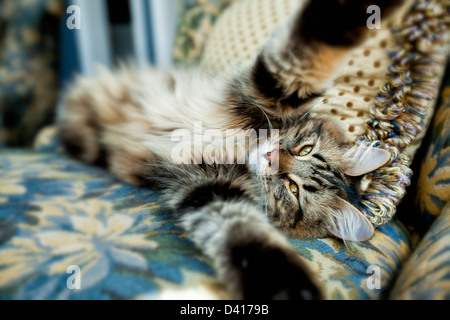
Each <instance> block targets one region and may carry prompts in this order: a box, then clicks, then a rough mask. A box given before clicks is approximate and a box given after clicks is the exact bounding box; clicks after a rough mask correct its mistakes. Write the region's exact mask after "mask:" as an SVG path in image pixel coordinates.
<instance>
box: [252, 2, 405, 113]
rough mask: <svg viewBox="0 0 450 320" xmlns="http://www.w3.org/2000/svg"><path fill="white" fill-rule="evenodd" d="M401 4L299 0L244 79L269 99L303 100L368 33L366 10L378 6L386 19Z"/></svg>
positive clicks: (324, 84) (290, 102) (325, 83)
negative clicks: (298, 5)
mask: <svg viewBox="0 0 450 320" xmlns="http://www.w3.org/2000/svg"><path fill="white" fill-rule="evenodd" d="M400 2H402V1H391V0H371V1H368V0H353V1H342V0H329V1H311V0H309V1H303V2H302V3H303V4H302V5H301V7H300V8H299V10H298V12H296V13H294V14H293V15H292V16H291V18H290V19H287V20H286V21H285V22H283V23H282V24H281V25H280V26H279V27H278V28H277V29H276V30H275V31H274V33H273V34H272V36H271V37H270V38H269V40H268V41H267V43H266V45H265V46H264V48H263V50H262V51H261V53H260V54H259V56H258V58H257V59H256V61H255V62H254V64H253V66H252V68H251V72H250V79H249V80H250V81H247V82H246V83H250V84H251V85H252V86H253V87H254V91H255V92H254V93H256V95H258V96H260V97H261V98H265V99H268V100H269V101H277V102H280V103H282V104H287V105H290V106H292V107H298V106H299V105H301V104H304V103H305V102H306V101H308V100H310V99H311V98H314V97H316V96H318V95H320V94H321V93H322V92H323V91H324V90H325V89H326V88H328V87H329V86H330V85H332V81H333V79H334V75H335V74H336V72H337V69H338V68H339V67H340V66H341V63H342V61H343V60H344V59H345V57H346V56H347V55H348V54H349V53H350V51H351V49H352V48H353V47H354V46H355V45H357V44H359V43H360V42H361V41H362V40H363V39H364V38H365V36H366V35H367V34H368V32H369V29H368V28H367V19H368V17H369V16H368V14H367V8H368V7H369V6H370V5H371V4H373V5H378V6H379V7H380V9H381V14H382V18H383V19H384V18H385V14H386V12H389V11H392V10H388V9H391V7H393V6H394V7H395V6H396V5H398V4H399V3H400Z"/></svg>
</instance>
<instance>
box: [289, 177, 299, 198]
mask: <svg viewBox="0 0 450 320" xmlns="http://www.w3.org/2000/svg"><path fill="white" fill-rule="evenodd" d="M289 190H291V192H292V194H293V195H294V196H297V195H298V186H297V184H296V183H295V182H293V181H290V184H289Z"/></svg>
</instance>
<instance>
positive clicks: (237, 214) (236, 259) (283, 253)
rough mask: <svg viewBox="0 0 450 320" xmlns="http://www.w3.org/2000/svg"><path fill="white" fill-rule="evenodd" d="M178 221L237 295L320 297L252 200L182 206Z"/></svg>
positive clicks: (306, 272) (305, 269)
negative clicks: (201, 205)
mask: <svg viewBox="0 0 450 320" xmlns="http://www.w3.org/2000/svg"><path fill="white" fill-rule="evenodd" d="M181 220H182V225H183V227H184V228H185V229H186V230H187V232H188V234H189V237H190V238H191V239H192V240H193V241H194V243H195V244H196V245H197V246H198V247H199V248H201V249H202V250H203V251H204V252H205V253H206V254H207V256H208V257H209V258H211V259H212V262H213V264H214V267H215V270H216V271H217V274H218V277H219V279H221V280H222V282H223V283H224V284H225V285H226V287H227V289H228V290H229V292H230V293H231V294H232V296H233V297H235V298H243V299H300V300H312V299H321V298H322V294H321V292H320V290H319V289H318V287H317V285H316V284H315V283H314V280H313V279H314V277H313V275H312V273H311V272H310V271H309V269H308V267H307V266H306V265H305V264H304V262H302V260H301V259H300V258H299V256H298V253H296V252H295V251H294V250H293V249H291V248H290V247H289V244H288V243H287V241H286V239H285V237H284V236H282V235H280V234H279V232H278V231H277V230H275V229H274V227H273V226H272V225H270V224H269V223H268V222H267V220H266V219H265V217H264V215H263V212H262V211H261V209H260V208H258V207H257V206H256V205H254V204H253V203H250V202H248V201H246V200H245V199H240V200H237V199H236V200H215V201H211V202H210V203H208V204H206V205H205V206H203V207H201V208H189V209H187V210H186V209H183V215H182V217H181Z"/></svg>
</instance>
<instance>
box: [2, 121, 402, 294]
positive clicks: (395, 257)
mask: <svg viewBox="0 0 450 320" xmlns="http://www.w3.org/2000/svg"><path fill="white" fill-rule="evenodd" d="M46 132H47V135H49V136H50V137H48V136H47V137H46V138H44V137H40V139H41V141H43V142H44V143H43V145H37V146H36V148H37V149H36V150H45V152H44V151H31V150H13V149H6V150H3V151H0V177H1V178H0V244H1V245H0V297H1V298H3V299H116V298H125V299H132V298H140V297H167V298H168V297H171V296H172V293H171V292H172V291H173V290H174V288H177V289H178V290H175V292H179V291H183V290H186V288H190V287H194V288H199V287H200V288H204V291H207V292H210V293H209V296H211V297H214V298H220V297H223V293H222V292H221V290H220V289H221V288H220V287H218V286H217V284H216V283H215V280H214V271H213V270H212V268H211V266H210V265H209V263H208V260H207V259H205V257H204V256H203V255H202V254H201V253H200V252H199V251H198V250H197V249H196V248H195V246H194V245H193V244H192V243H191V242H190V241H189V240H187V239H186V238H185V237H184V234H183V231H182V229H181V228H180V227H179V226H178V225H177V224H176V221H175V217H174V215H173V213H172V212H171V211H168V210H167V209H165V208H164V207H163V206H162V204H161V203H158V195H157V194H156V193H155V192H153V191H152V190H148V189H144V188H137V187H134V186H130V185H127V184H123V183H121V182H118V181H116V180H115V179H114V178H113V177H112V176H111V175H110V174H109V173H108V172H106V171H104V170H102V169H99V168H96V167H93V166H89V165H86V164H82V163H79V162H76V161H74V160H72V159H70V158H68V157H67V156H65V155H64V154H62V153H58V152H55V150H57V149H58V146H57V143H56V144H55V142H57V140H56V139H54V136H53V134H54V130H52V129H48V130H46ZM52 141H53V142H52ZM52 148H53V150H51V149H52ZM291 242H292V245H293V246H294V247H295V248H296V249H297V250H298V252H299V254H300V255H301V256H302V257H303V258H304V259H305V261H306V262H307V263H308V264H309V265H310V266H311V268H312V269H313V270H314V271H315V273H316V274H317V276H318V277H319V281H320V283H321V285H322V286H323V287H324V288H325V290H326V293H327V296H328V297H329V298H332V299H340V298H342V299H368V298H371V299H378V298H381V297H383V296H385V295H386V294H387V293H386V289H387V288H388V287H389V284H390V283H391V282H392V280H393V279H394V278H395V277H396V275H397V272H398V271H397V270H399V267H400V265H401V264H402V262H403V261H405V260H406V258H407V257H408V255H409V252H410V245H409V237H408V233H407V231H406V230H405V229H404V227H403V226H402V225H401V223H399V222H397V221H396V222H392V223H391V224H389V225H386V226H383V227H380V228H379V229H378V230H377V232H376V236H375V237H374V238H373V239H372V240H370V241H369V242H367V243H364V244H361V245H359V246H355V247H353V246H350V247H346V246H345V245H344V244H343V243H342V242H341V241H338V240H333V239H317V240H296V239H291ZM71 266H78V267H79V268H80V270H81V271H80V273H81V289H80V290H71V289H70V288H69V287H68V286H67V281H68V279H69V277H70V276H71V273H67V272H68V271H67V270H68V268H69V267H71ZM370 266H375V267H377V268H379V272H380V275H381V280H380V281H381V282H380V286H379V287H377V288H370V286H369V287H368V286H367V285H366V283H367V281H369V279H370V276H371V273H368V270H369V267H370ZM369 271H370V270H369ZM213 289H214V290H213ZM182 297H183V298H186V296H182ZM187 298H192V296H187Z"/></svg>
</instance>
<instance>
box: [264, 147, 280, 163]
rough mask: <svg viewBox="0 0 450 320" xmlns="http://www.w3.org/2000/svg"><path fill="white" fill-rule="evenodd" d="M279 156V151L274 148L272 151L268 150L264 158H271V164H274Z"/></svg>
mask: <svg viewBox="0 0 450 320" xmlns="http://www.w3.org/2000/svg"><path fill="white" fill-rule="evenodd" d="M277 157H278V152H277V151H276V150H272V151H271V152H267V153H266V154H265V155H264V158H266V159H267V160H269V164H273V163H274V162H275V161H276V159H277Z"/></svg>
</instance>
